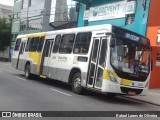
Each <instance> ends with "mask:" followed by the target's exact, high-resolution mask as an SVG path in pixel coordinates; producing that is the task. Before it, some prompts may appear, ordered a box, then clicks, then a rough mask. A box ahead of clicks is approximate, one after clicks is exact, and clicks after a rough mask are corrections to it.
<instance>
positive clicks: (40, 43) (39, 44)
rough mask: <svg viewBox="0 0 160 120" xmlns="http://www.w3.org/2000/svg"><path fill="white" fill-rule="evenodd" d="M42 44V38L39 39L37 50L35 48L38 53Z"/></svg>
mask: <svg viewBox="0 0 160 120" xmlns="http://www.w3.org/2000/svg"><path fill="white" fill-rule="evenodd" d="M43 44H44V37H41V38H40V40H39V43H38V48H37V51H38V52H41V51H42V47H43Z"/></svg>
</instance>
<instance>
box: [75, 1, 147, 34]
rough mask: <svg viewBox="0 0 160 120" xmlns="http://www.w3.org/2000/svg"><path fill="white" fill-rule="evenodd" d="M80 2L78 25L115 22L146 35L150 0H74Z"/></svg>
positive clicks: (114, 23)
mask: <svg viewBox="0 0 160 120" xmlns="http://www.w3.org/2000/svg"><path fill="white" fill-rule="evenodd" d="M74 1H77V2H79V15H78V27H82V26H91V25H99V24H113V25H117V26H120V27H124V28H127V29H130V30H132V31H134V32H137V33H139V34H142V35H145V33H146V25H147V18H148V9H149V0H74Z"/></svg>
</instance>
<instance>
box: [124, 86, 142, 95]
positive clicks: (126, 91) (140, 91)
mask: <svg viewBox="0 0 160 120" xmlns="http://www.w3.org/2000/svg"><path fill="white" fill-rule="evenodd" d="M121 91H122V92H123V93H125V94H128V92H129V91H132V92H135V93H136V94H141V93H142V91H143V89H134V88H127V87H121Z"/></svg>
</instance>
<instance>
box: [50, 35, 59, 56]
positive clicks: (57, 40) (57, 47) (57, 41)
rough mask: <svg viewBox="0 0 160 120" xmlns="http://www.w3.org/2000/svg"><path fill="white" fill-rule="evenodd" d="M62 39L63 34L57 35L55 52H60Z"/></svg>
mask: <svg viewBox="0 0 160 120" xmlns="http://www.w3.org/2000/svg"><path fill="white" fill-rule="evenodd" d="M60 41H61V35H57V36H56V39H55V44H54V47H53V51H52V52H53V53H57V52H58V49H59V45H60Z"/></svg>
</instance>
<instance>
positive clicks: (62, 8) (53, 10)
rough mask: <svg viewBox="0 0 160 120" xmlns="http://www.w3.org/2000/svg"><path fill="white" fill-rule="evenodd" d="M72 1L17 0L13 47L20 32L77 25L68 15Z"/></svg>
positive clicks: (15, 4) (15, 3)
mask: <svg viewBox="0 0 160 120" xmlns="http://www.w3.org/2000/svg"><path fill="white" fill-rule="evenodd" d="M71 3H72V2H70V3H68V1H67V0H15V1H14V11H13V20H12V21H13V22H12V36H13V37H12V44H11V46H12V47H11V48H13V47H14V45H15V40H16V37H17V35H18V34H27V33H33V32H43V31H51V30H55V29H64V28H69V27H75V26H76V25H75V24H71V22H70V21H69V17H68V11H69V9H70V4H71ZM74 6H75V4H74ZM74 6H72V7H74ZM74 23H76V22H75V21H74Z"/></svg>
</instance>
